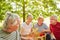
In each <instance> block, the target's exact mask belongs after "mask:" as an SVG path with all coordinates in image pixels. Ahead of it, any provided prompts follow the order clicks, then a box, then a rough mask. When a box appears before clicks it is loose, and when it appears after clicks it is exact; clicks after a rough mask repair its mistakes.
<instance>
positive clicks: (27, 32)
mask: <svg viewBox="0 0 60 40" xmlns="http://www.w3.org/2000/svg"><path fill="white" fill-rule="evenodd" d="M21 27H22V28H23V29H24V32H23V35H28V34H30V33H31V29H32V24H31V23H30V24H29V25H27V24H26V23H25V22H24V23H22V25H21Z"/></svg>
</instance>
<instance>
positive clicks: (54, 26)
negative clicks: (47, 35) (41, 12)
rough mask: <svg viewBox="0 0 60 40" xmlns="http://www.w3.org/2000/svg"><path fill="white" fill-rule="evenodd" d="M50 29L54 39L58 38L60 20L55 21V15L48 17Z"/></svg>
mask: <svg viewBox="0 0 60 40" xmlns="http://www.w3.org/2000/svg"><path fill="white" fill-rule="evenodd" d="M50 30H51V32H52V33H53V35H54V36H55V38H56V40H60V22H58V21H57V16H55V15H53V16H51V17H50Z"/></svg>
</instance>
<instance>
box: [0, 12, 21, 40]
mask: <svg viewBox="0 0 60 40" xmlns="http://www.w3.org/2000/svg"><path fill="white" fill-rule="evenodd" d="M19 25H20V18H19V16H18V15H17V14H11V13H10V12H7V17H6V19H5V22H4V24H3V28H2V29H1V30H0V40H20V39H19V38H20V37H19V32H18V27H19Z"/></svg>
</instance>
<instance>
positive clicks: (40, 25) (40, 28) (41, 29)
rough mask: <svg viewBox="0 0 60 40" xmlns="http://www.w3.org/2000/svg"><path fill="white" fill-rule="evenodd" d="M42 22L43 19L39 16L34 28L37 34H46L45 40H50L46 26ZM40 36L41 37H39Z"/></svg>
mask: <svg viewBox="0 0 60 40" xmlns="http://www.w3.org/2000/svg"><path fill="white" fill-rule="evenodd" d="M43 21H44V18H43V16H40V17H39V18H38V23H36V24H35V25H34V28H37V29H38V32H39V33H40V34H41V33H42V34H43V35H44V34H45V33H46V34H47V35H46V40H51V38H50V35H49V33H48V32H49V29H48V27H47V25H46V24H44V23H43ZM40 36H41V35H40Z"/></svg>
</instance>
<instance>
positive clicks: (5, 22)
mask: <svg viewBox="0 0 60 40" xmlns="http://www.w3.org/2000/svg"><path fill="white" fill-rule="evenodd" d="M10 19H12V20H13V22H12V25H15V24H16V23H17V21H14V20H16V19H17V20H19V22H20V17H19V16H18V15H17V14H12V13H10V12H9V13H7V16H6V18H5V21H4V23H3V27H4V28H7V27H8V26H7V25H8V20H10Z"/></svg>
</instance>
